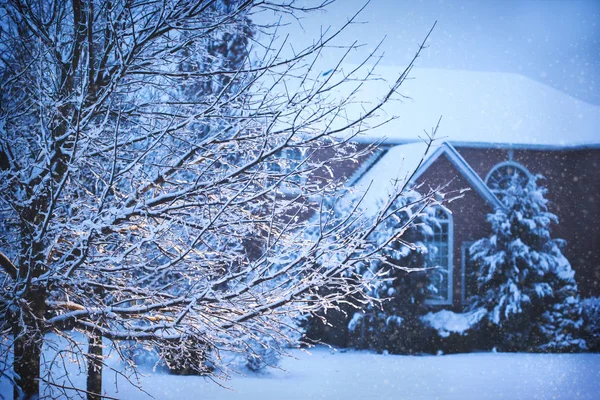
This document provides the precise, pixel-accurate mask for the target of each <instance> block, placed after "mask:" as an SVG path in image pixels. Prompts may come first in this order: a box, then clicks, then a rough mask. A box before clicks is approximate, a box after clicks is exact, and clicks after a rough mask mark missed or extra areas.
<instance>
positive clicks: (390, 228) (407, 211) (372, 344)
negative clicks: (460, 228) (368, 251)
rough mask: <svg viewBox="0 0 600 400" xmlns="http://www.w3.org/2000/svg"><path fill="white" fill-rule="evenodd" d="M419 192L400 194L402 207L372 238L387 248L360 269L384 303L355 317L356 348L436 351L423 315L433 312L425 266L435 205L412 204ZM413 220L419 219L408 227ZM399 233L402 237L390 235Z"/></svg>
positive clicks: (351, 324)
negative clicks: (430, 346) (431, 346)
mask: <svg viewBox="0 0 600 400" xmlns="http://www.w3.org/2000/svg"><path fill="white" fill-rule="evenodd" d="M417 197H418V195H417V194H416V193H414V192H411V193H409V194H408V195H407V196H406V197H404V198H402V199H400V200H399V201H398V202H397V204H396V205H395V206H396V209H397V210H398V211H397V212H396V213H395V214H394V215H393V216H392V217H391V218H389V219H388V220H387V221H386V223H385V224H384V225H383V226H382V227H381V229H378V230H377V231H375V232H374V234H373V235H372V237H371V239H372V240H374V241H375V242H376V243H377V244H378V245H380V246H382V250H381V252H380V255H379V257H378V258H377V259H375V260H373V261H371V263H370V264H369V265H363V266H361V267H360V269H359V272H360V273H361V274H362V275H363V276H365V277H366V278H367V279H369V280H370V281H371V282H372V287H371V290H370V294H371V296H373V297H374V298H376V299H379V300H380V302H377V303H374V304H372V305H367V306H365V307H363V308H362V309H361V310H359V311H356V312H355V313H354V315H353V317H352V318H351V320H350V322H349V324H348V330H349V334H350V340H351V344H352V345H353V346H354V347H358V348H369V349H374V350H377V351H385V350H387V351H389V352H391V353H408V354H411V353H418V352H423V351H429V350H431V349H428V345H427V344H426V342H427V340H426V337H427V335H425V334H424V330H425V329H424V328H425V327H424V325H423V322H422V321H421V319H420V317H421V316H422V315H424V314H425V313H426V312H427V311H428V309H427V307H426V305H425V299H426V298H427V297H428V296H429V295H430V294H431V285H430V284H429V283H430V276H429V274H428V273H427V271H425V270H423V268H425V267H426V265H427V259H428V256H429V252H430V250H431V249H428V248H427V239H428V238H429V237H430V236H431V234H432V228H431V227H432V226H434V225H435V224H436V220H435V212H434V208H433V207H423V206H422V205H420V206H419V207H413V206H411V204H412V203H413V202H414V200H415V199H416V198H417ZM410 220H414V222H415V223H414V225H413V226H412V227H410V228H409V229H407V228H406V224H407V222H408V221H410ZM399 232H402V240H391V241H390V240H389V238H390V237H395V236H396V235H397V234H398V233H399ZM433 251H435V249H433Z"/></svg>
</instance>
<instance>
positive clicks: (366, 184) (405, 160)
mask: <svg viewBox="0 0 600 400" xmlns="http://www.w3.org/2000/svg"><path fill="white" fill-rule="evenodd" d="M426 150H427V145H426V144H425V143H424V142H418V143H409V144H402V145H397V146H393V147H391V148H390V149H389V150H387V151H386V152H385V154H383V156H381V158H379V160H378V161H376V162H375V163H374V164H373V165H372V166H371V168H369V169H368V170H367V171H366V172H365V173H363V174H362V175H361V176H360V177H358V178H357V179H356V181H355V182H350V183H349V184H350V185H353V186H354V187H355V188H357V189H358V192H359V193H363V192H365V191H366V193H365V196H364V198H363V200H362V202H361V208H362V209H363V211H364V212H365V213H366V214H367V215H372V214H375V213H376V212H377V210H378V209H379V207H380V206H381V204H383V203H384V202H385V200H386V199H388V197H389V195H390V194H392V193H393V192H394V191H395V188H396V187H397V185H403V184H404V183H405V182H406V181H407V180H410V181H411V183H413V182H415V181H416V180H417V179H418V178H419V177H420V176H421V175H422V174H423V173H424V172H425V171H426V170H427V169H428V168H429V167H430V166H431V165H432V164H433V163H434V162H435V161H436V160H437V159H438V158H439V157H440V156H441V155H442V154H444V155H445V156H446V157H447V158H448V160H449V161H450V162H451V163H452V164H453V165H454V166H455V167H456V169H457V170H458V171H459V172H460V173H461V174H462V175H463V177H464V178H465V179H466V180H467V181H468V182H469V183H470V185H471V187H472V188H473V189H474V190H475V191H476V192H478V193H479V194H480V195H481V196H482V197H483V198H484V199H485V200H486V201H487V202H488V203H489V204H490V205H491V206H492V207H494V208H496V207H501V204H500V202H499V200H498V198H497V197H496V196H495V195H494V194H493V193H492V192H491V191H490V189H489V188H488V187H487V185H486V184H485V183H484V182H483V181H482V180H481V178H480V177H479V176H478V175H477V173H475V171H473V169H472V168H471V167H470V166H469V165H468V163H467V162H466V161H465V160H464V158H462V156H461V155H460V154H459V153H458V152H457V151H456V149H454V147H453V146H452V145H451V144H450V143H447V142H446V143H442V144H441V145H440V144H438V145H434V146H433V147H432V148H430V149H429V151H427V153H426ZM417 167H418V168H417Z"/></svg>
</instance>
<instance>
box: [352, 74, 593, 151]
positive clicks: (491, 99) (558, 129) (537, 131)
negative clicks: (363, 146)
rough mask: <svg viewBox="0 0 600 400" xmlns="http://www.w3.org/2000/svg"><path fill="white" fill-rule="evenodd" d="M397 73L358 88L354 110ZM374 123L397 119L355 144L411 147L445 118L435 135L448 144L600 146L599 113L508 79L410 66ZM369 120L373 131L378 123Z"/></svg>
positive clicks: (542, 87)
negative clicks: (407, 144)
mask: <svg viewBox="0 0 600 400" xmlns="http://www.w3.org/2000/svg"><path fill="white" fill-rule="evenodd" d="M401 72H402V69H401V68H400V67H398V68H393V67H389V66H378V67H377V68H376V69H375V73H376V75H377V76H378V77H379V78H381V79H380V80H374V81H371V82H369V83H368V84H366V85H363V88H362V89H361V92H360V93H359V94H358V95H357V96H356V98H357V99H358V100H360V104H355V105H354V106H353V107H356V109H355V110H352V109H351V110H350V112H353V111H355V112H356V113H360V112H361V109H362V108H363V107H368V105H369V104H370V103H373V102H375V101H377V99H378V98H379V97H381V96H382V94H383V93H385V91H386V89H388V88H389V86H390V82H394V81H395V80H396V79H397V77H398V76H399V75H400V73H401ZM399 92H400V94H401V95H402V96H407V98H402V97H401V96H396V100H395V101H391V102H390V103H388V104H387V105H386V106H385V107H384V112H382V113H380V116H379V117H378V121H381V120H383V119H385V118H389V117H391V116H393V115H397V116H399V118H397V119H395V120H393V121H391V122H389V123H388V124H386V125H384V126H381V127H377V128H375V129H373V130H371V131H369V132H368V133H367V134H365V135H362V136H359V137H358V140H368V141H372V140H375V139H380V138H387V139H388V141H389V142H391V143H394V142H396V143H398V142H407V141H415V140H416V139H417V138H418V137H419V136H421V137H422V136H423V129H426V130H427V131H430V130H431V129H432V127H433V126H435V124H436V123H437V121H438V119H439V117H440V116H443V118H442V121H441V124H440V129H439V131H438V137H439V138H444V139H445V140H447V141H450V142H452V143H466V144H469V143H471V144H473V143H490V144H491V143H498V144H514V145H534V146H588V145H599V144H600V128H599V127H600V107H598V106H595V105H593V104H589V103H586V102H584V101H581V100H578V99H575V98H573V97H571V96H569V95H568V94H566V93H563V92H561V91H559V90H556V89H553V88H551V87H549V86H546V85H543V84H541V83H538V82H536V81H534V80H532V79H529V78H527V77H525V76H522V75H519V74H513V73H504V72H502V73H500V72H476V71H464V70H447V69H430V68H415V69H413V70H412V71H411V73H410V79H407V80H406V81H405V82H404V84H403V85H402V87H401V88H400V91H399ZM376 122H377V121H372V122H371V125H373V126H374V125H376Z"/></svg>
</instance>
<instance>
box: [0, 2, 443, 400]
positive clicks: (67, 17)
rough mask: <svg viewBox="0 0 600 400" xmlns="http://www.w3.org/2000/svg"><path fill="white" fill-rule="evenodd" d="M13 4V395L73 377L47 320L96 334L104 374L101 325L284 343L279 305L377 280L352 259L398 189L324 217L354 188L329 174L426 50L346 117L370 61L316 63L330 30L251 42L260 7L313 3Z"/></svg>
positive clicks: (170, 346)
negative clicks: (372, 100)
mask: <svg viewBox="0 0 600 400" xmlns="http://www.w3.org/2000/svg"><path fill="white" fill-rule="evenodd" d="M0 7H1V12H2V17H1V18H2V21H3V25H2V34H1V36H0V47H1V48H2V52H3V54H2V57H1V60H0V73H1V74H2V75H1V80H0V85H1V88H2V89H1V93H0V96H1V97H0V156H1V157H0V167H1V170H0V217H1V218H2V228H1V231H0V251H2V252H3V253H4V254H2V257H0V265H1V266H2V269H3V271H4V273H5V278H4V281H3V285H2V288H1V291H0V293H1V294H0V305H1V310H0V316H1V320H2V323H3V326H2V327H3V330H4V333H5V334H8V333H11V334H12V338H13V341H12V343H8V344H7V346H8V347H12V349H13V353H14V371H13V372H10V371H8V370H7V371H4V373H5V374H8V375H11V374H14V375H11V376H13V377H14V382H15V398H36V397H37V396H39V390H40V386H39V382H40V381H44V382H46V383H47V384H48V385H50V386H52V385H55V386H58V387H61V388H63V389H65V387H64V385H63V384H60V385H59V384H58V383H57V382H53V381H52V377H51V375H49V374H46V375H45V376H42V375H41V369H40V363H41V360H42V358H41V356H42V354H41V351H42V344H43V343H44V341H45V335H46V334H48V333H51V332H54V333H56V334H58V335H63V332H65V331H71V330H77V331H80V332H84V333H85V334H86V335H88V336H89V337H90V349H89V354H85V356H87V357H88V358H89V360H90V361H89V365H90V367H89V368H90V370H91V369H95V368H100V366H101V365H102V357H101V350H99V346H101V339H102V338H107V339H109V340H112V341H120V340H128V341H131V340H136V341H145V342H146V343H149V344H150V345H153V346H156V347H157V348H159V349H160V350H161V352H163V353H168V352H172V351H180V350H181V351H182V352H183V353H182V354H185V353H186V352H187V353H189V352H194V351H196V352H197V351H199V348H200V351H202V348H205V349H210V350H211V351H215V352H218V351H220V350H236V349H239V348H240V347H244V345H245V343H246V340H247V339H248V338H252V337H256V335H257V334H258V333H262V334H268V335H271V336H273V337H274V338H277V339H278V340H286V337H287V336H286V333H285V330H282V329H281V327H282V324H284V320H283V319H282V318H283V317H284V316H287V315H294V314H296V313H300V312H303V313H306V312H314V311H317V310H320V309H322V308H323V307H331V306H333V305H334V304H335V302H336V300H339V299H342V298H344V296H346V295H348V294H352V295H353V297H355V298H356V297H357V296H358V295H360V294H364V293H365V291H364V287H365V284H366V283H365V282H363V280H362V277H361V276H360V275H358V274H356V272H355V270H354V268H353V267H354V265H356V264H357V263H358V262H364V261H365V260H368V258H369V257H373V256H375V255H376V254H377V251H378V247H377V245H375V244H373V243H372V242H370V241H369V235H370V234H371V233H372V232H373V231H374V229H375V227H376V226H377V225H378V224H380V223H382V222H383V221H384V220H386V219H388V218H390V216H391V215H392V214H393V213H394V212H396V211H397V210H394V209H393V206H392V204H394V201H395V199H397V198H398V196H401V195H402V190H403V186H402V185H399V187H398V190H397V192H396V193H395V194H394V195H393V196H391V198H390V200H389V201H388V202H387V203H386V206H384V207H383V208H382V209H381V211H380V212H379V214H378V215H377V217H376V218H374V219H373V220H370V221H369V222H360V216H359V213H357V208H356V207H354V206H353V207H350V208H349V209H350V211H349V213H348V214H347V215H346V216H345V217H344V218H341V219H340V218H330V216H331V215H333V214H332V212H331V206H329V205H330V204H331V203H332V202H335V201H336V200H335V199H338V201H344V199H343V198H341V196H342V195H341V194H340V192H339V187H340V185H339V182H337V181H335V180H333V179H331V180H327V179H325V178H324V174H323V173H322V172H323V171H327V168H328V167H329V166H330V165H334V164H335V163H337V162H341V161H344V160H355V159H356V158H357V157H360V154H357V153H356V152H349V151H348V148H349V146H348V145H347V141H348V139H349V138H351V137H352V136H354V135H356V134H359V133H361V132H362V131H364V130H366V129H368V121H369V119H370V118H372V117H374V116H375V115H376V113H377V111H378V110H379V109H380V108H381V106H382V105H383V104H384V103H385V102H387V101H388V100H389V99H390V98H391V97H392V96H393V95H394V94H395V93H396V91H397V90H398V88H399V87H400V85H401V84H402V82H403V81H404V79H405V78H406V77H407V74H408V72H409V71H410V68H411V67H412V62H411V63H410V64H409V66H408V67H407V68H406V69H405V70H404V71H402V72H400V73H399V76H398V79H397V81H396V82H391V83H390V89H389V91H388V92H387V93H382V94H381V101H380V102H379V103H377V104H372V105H369V106H368V108H365V109H364V110H363V111H362V112H360V113H359V114H357V115H352V116H348V115H346V113H344V109H345V107H346V106H348V105H349V104H351V103H352V102H353V101H355V97H356V93H357V92H356V89H357V88H359V87H360V86H362V85H363V84H365V83H368V80H369V79H370V77H371V73H372V71H371V70H369V69H365V68H363V67H364V65H363V66H359V67H358V68H356V69H354V70H352V71H343V70H342V69H340V68H339V64H338V66H337V67H334V68H333V70H332V71H331V72H328V73H326V74H324V73H322V71H320V70H319V69H318V68H316V61H317V59H318V56H319V54H320V52H322V51H324V50H326V49H327V47H328V46H329V45H330V44H331V40H332V39H333V38H334V37H335V36H336V33H333V34H331V35H329V36H326V35H325V36H322V37H320V38H318V39H319V40H318V41H317V42H315V43H316V44H314V45H312V46H310V47H308V48H305V49H302V50H300V51H298V52H297V53H295V55H294V56H292V57H288V58H283V57H281V55H280V54H281V48H272V47H270V46H269V45H268V44H267V45H266V47H264V48H262V49H261V48H257V49H256V50H253V49H252V48H251V47H250V43H251V42H250V40H249V39H250V38H251V35H249V32H250V30H249V29H251V28H252V27H251V23H250V19H249V17H250V15H251V13H253V12H256V11H259V10H264V9H268V10H273V11H275V12H279V13H293V14H297V13H301V12H305V11H309V9H305V8H301V7H299V6H297V5H295V4H294V2H290V1H281V2H265V1H251V0H248V1H225V0H217V1H202V0H198V1H188V0H186V1H181V0H165V1H162V2H146V1H118V0H117V1H114V0H95V1H92V0H90V1H82V0H74V1H72V2H69V3H67V2H64V1H59V0H37V1H24V0H23V1H22V0H9V1H7V2H3V3H2V5H1V6H0ZM351 23H352V19H350V20H349V22H348V24H351ZM267 28H268V27H266V28H265V29H267ZM271 28H273V27H271ZM227 35H245V36H246V37H247V38H248V41H247V42H245V43H244V45H243V46H241V47H242V48H241V50H240V48H237V49H235V50H234V49H230V50H231V51H237V52H238V53H237V54H238V55H239V54H242V55H243V56H242V57H241V58H240V57H238V59H237V61H236V62H235V63H232V62H225V61H226V58H224V57H223V53H222V52H221V53H220V52H219V51H215V48H214V46H213V47H211V44H214V43H215V41H216V40H222V38H224V37H227ZM232 40H233V39H227V40H224V41H223V42H222V45H223V46H227V45H228V44H231V43H233V42H232ZM238 44H239V42H238ZM238 47H239V46H238ZM352 47H353V46H349V47H348V51H350V50H351V49H352ZM421 49H422V46H421ZM421 49H419V51H420V50H421ZM226 50H227V49H226ZM259 50H260V51H259ZM227 51H229V50H227ZM240 51H241V53H239V52H240ZM256 54H261V58H257V57H256V56H253V55H256ZM417 55H418V52H417ZM415 58H416V56H415ZM367 61H368V60H366V61H365V62H367ZM413 62H414V60H413ZM348 85H354V86H353V89H351V90H347V89H344V90H346V93H347V95H346V96H344V97H343V98H336V97H335V96H331V93H332V92H335V91H338V90H339V89H340V88H343V87H348ZM323 150H327V152H328V153H327V154H328V157H327V159H325V160H323V159H322V157H318V156H317V153H318V152H319V151H323ZM290 152H291V153H294V154H299V157H295V158H293V159H292V158H290V157H289V155H290ZM317 171H319V173H317ZM311 176H312V177H313V178H310V177H311ZM315 176H318V177H320V178H319V179H316V178H314V177H315ZM306 177H309V178H308V181H307V180H306V179H305V178H306ZM432 196H433V193H429V194H428V195H426V196H424V197H423V198H422V199H419V201H420V202H424V203H427V202H428V201H431V199H432ZM340 199H341V200H340ZM308 216H311V217H310V218H308ZM309 232H310V233H311V234H310V235H309V234H307V233H309ZM323 287H328V288H329V289H330V290H328V291H327V292H324V291H322V290H320V289H321V288H323ZM325 293H327V294H325ZM65 337H66V338H67V339H68V336H65ZM8 347H7V348H8ZM247 347H248V349H249V350H251V346H247ZM2 353H3V354H4V355H7V354H8V351H7V349H4V350H3V352H2ZM69 353H70V354H75V355H76V356H78V357H83V356H84V353H85V351H84V350H82V349H80V348H79V347H78V345H76V344H72V345H71V346H70V347H69ZM184 360H185V358H184ZM216 361H217V362H218V359H217V360H216ZM195 368H201V367H199V366H197V365H196V366H195ZM92 381H93V379H92ZM97 383H98V381H97V380H96V383H94V382H91V383H90V386H88V392H89V393H88V394H89V395H90V396H91V397H90V398H99V396H100V395H101V393H98V392H99V391H100V390H101V389H100V388H99V386H98V385H97ZM65 393H66V392H65Z"/></svg>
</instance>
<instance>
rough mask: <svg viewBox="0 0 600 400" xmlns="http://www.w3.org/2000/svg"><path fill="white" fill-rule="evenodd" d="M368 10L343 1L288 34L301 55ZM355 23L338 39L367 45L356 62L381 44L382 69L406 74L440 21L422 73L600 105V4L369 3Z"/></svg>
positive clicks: (505, 0) (592, 0)
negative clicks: (481, 77) (518, 77)
mask: <svg viewBox="0 0 600 400" xmlns="http://www.w3.org/2000/svg"><path fill="white" fill-rule="evenodd" d="M317 2H318V1H317ZM301 3H306V4H312V5H314V4H315V1H310V0H305V1H302V2H301ZM364 4H365V1H364V0H338V1H337V2H335V3H333V4H331V5H330V6H328V7H327V10H326V11H319V12H313V13H309V14H307V15H305V16H304V18H301V19H300V20H298V21H297V20H291V21H288V22H290V24H289V26H287V27H286V28H285V29H283V30H282V34H284V33H290V34H291V36H290V42H291V43H292V44H293V45H294V46H295V47H296V48H299V47H301V46H302V45H303V44H307V43H310V41H311V40H314V39H315V38H318V36H319V33H320V31H321V30H322V29H326V28H328V27H331V28H332V29H335V28H339V27H340V26H341V25H343V23H344V22H345V21H346V20H347V19H348V18H349V17H351V16H352V15H353V14H354V13H355V12H356V11H358V10H359V9H360V8H361V7H362V6H363V5H364ZM357 21H358V22H360V23H357V24H354V25H352V26H350V27H349V28H348V29H347V30H346V31H345V32H344V33H343V34H342V35H341V36H340V38H339V40H338V43H340V44H350V43H352V42H353V41H354V40H358V42H359V43H360V44H364V46H363V47H362V48H361V50H360V51H355V52H353V53H352V54H350V56H349V59H348V62H350V63H358V62H360V61H361V59H362V58H363V57H364V55H365V54H366V53H367V52H368V51H369V50H371V49H373V48H374V47H375V46H376V45H377V44H378V43H379V42H380V41H381V40H382V39H383V40H384V43H383V44H382V46H381V48H380V50H381V51H380V52H379V53H383V59H382V61H381V63H382V64H384V65H387V66H398V67H401V66H403V65H405V64H406V63H407V61H408V60H410V58H411V57H412V55H413V54H414V52H415V51H416V48H417V46H418V44H419V43H420V42H421V41H422V40H423V38H424V37H425V35H426V34H427V32H428V31H429V29H430V28H431V27H432V25H433V24H434V22H436V21H437V24H436V27H435V29H434V31H433V33H432V35H431V37H430V39H429V42H428V45H429V47H428V48H427V50H426V51H424V52H423V53H422V56H421V57H420V59H419V60H418V63H417V67H427V68H443V69H462V70H473V71H495V72H496V71H497V72H513V73H519V74H522V75H524V76H527V77H529V78H532V79H534V80H536V81H538V82H541V83H544V84H546V85H549V86H551V87H553V88H556V89H559V90H561V91H564V92H566V93H568V94H569V95H571V96H573V97H575V98H577V99H580V100H583V101H586V102H589V103H592V104H596V105H600V0H585V1H584V0H571V1H560V0H500V1H492V0H461V1H449V0H421V1H418V0H415V1H400V0H398V1H394V0H371V1H370V2H369V3H368V4H367V5H366V7H365V8H364V10H363V11H362V12H361V13H360V15H359V16H358V17H357ZM325 57H326V56H325ZM331 57H332V59H331V62H332V63H333V62H335V60H334V58H333V57H335V54H333V55H331Z"/></svg>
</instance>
